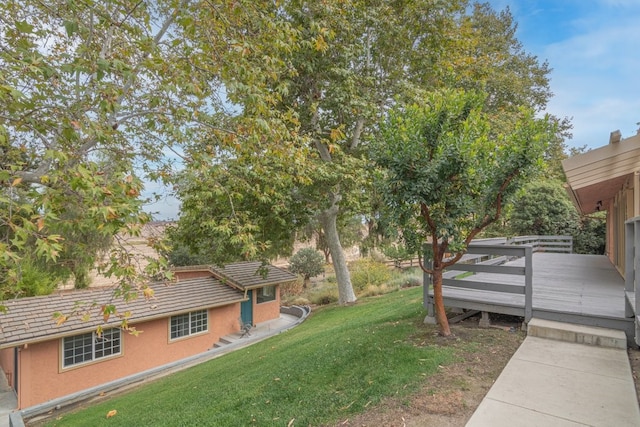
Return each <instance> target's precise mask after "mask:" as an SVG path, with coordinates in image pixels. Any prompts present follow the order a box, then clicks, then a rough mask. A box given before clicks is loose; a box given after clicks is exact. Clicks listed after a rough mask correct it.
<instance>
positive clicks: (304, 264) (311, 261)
mask: <svg viewBox="0 0 640 427" xmlns="http://www.w3.org/2000/svg"><path fill="white" fill-rule="evenodd" d="M289 271H291V272H292V273H295V274H301V275H302V276H303V277H304V279H305V282H306V281H308V280H309V278H311V277H315V276H318V275H320V274H322V273H323V272H324V256H323V255H322V254H321V253H320V252H318V251H316V250H315V249H313V248H303V249H300V250H299V251H298V252H296V253H295V254H294V255H293V256H292V257H291V258H290V259H289Z"/></svg>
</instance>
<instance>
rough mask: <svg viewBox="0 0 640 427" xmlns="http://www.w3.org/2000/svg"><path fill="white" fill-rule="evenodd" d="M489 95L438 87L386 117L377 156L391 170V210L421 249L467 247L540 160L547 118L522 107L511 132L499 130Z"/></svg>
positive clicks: (387, 193)
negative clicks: (486, 107)
mask: <svg viewBox="0 0 640 427" xmlns="http://www.w3.org/2000/svg"><path fill="white" fill-rule="evenodd" d="M484 102H485V95H483V94H481V93H478V92H463V91H449V90H445V91H438V92H435V93H433V94H431V95H429V96H428V97H427V98H426V99H425V101H424V103H423V104H422V105H411V106H408V107H404V108H402V107H401V108H396V109H394V110H392V111H391V112H390V114H389V117H388V119H387V120H386V121H384V122H383V123H382V124H381V133H380V137H379V138H378V139H377V140H376V142H375V143H374V144H373V146H372V158H373V159H374V160H375V162H376V164H377V165H379V166H381V167H382V168H383V169H384V170H385V172H386V176H385V178H384V186H383V189H384V190H383V191H384V195H383V197H384V200H385V203H386V206H387V209H388V214H389V215H390V217H391V218H392V219H393V220H394V221H395V224H396V225H398V226H399V227H400V229H401V233H402V237H403V239H404V240H405V241H406V243H407V246H408V248H409V249H410V250H411V251H412V252H414V253H415V252H419V251H420V248H421V245H422V244H424V243H425V242H427V239H429V240H431V241H432V242H434V245H436V244H440V245H441V247H440V248H441V249H442V251H441V252H440V251H438V252H440V255H443V254H444V252H445V250H446V251H447V252H452V253H461V252H463V251H464V250H465V249H466V245H467V244H468V243H469V242H470V241H471V239H472V238H473V237H474V236H475V235H476V234H477V233H478V232H479V231H481V230H482V229H483V228H485V227H486V226H487V225H489V224H491V223H492V222H494V221H495V220H496V219H497V218H499V216H500V213H501V209H502V207H503V204H504V202H505V199H506V198H507V197H509V196H510V195H512V194H514V192H515V191H516V190H517V189H518V188H519V187H520V186H521V185H522V184H523V183H524V182H525V181H526V180H527V179H529V178H530V177H531V175H532V174H533V173H534V172H535V171H536V169H538V168H539V167H540V166H541V156H542V153H543V152H544V150H545V147H546V143H547V141H548V139H549V137H550V134H551V133H552V131H553V129H552V126H550V125H549V123H548V121H547V120H546V119H535V118H534V115H533V112H532V111H531V110H527V109H521V110H520V111H519V112H518V116H517V120H514V125H513V127H512V128H511V129H509V130H508V132H504V131H505V129H504V127H502V126H501V127H500V128H499V129H498V130H496V129H494V128H493V127H492V121H491V119H490V116H489V115H488V114H486V113H484V112H483V111H482V108H483V105H484Z"/></svg>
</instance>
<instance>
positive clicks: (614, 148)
mask: <svg viewBox="0 0 640 427" xmlns="http://www.w3.org/2000/svg"><path fill="white" fill-rule="evenodd" d="M614 133H615V132H613V133H612V135H613V134H614ZM562 167H563V169H564V172H565V175H566V177H567V186H566V190H567V193H568V194H569V197H570V198H571V200H572V202H573V204H574V205H575V206H576V207H577V208H578V211H579V212H580V213H581V214H583V215H587V214H590V213H593V212H597V211H598V210H605V209H607V207H608V206H609V205H610V202H611V201H612V200H613V198H614V197H615V196H616V194H618V192H619V191H620V190H622V189H623V188H624V186H625V185H626V184H627V183H629V182H633V181H632V180H631V178H632V177H633V174H634V173H636V172H638V171H640V135H635V136H633V137H630V138H626V139H618V138H611V140H610V143H609V144H608V145H606V146H604V147H600V148H597V149H594V150H591V151H587V152H586V153H583V154H579V155H576V156H573V157H570V158H568V159H566V160H564V161H563V162H562Z"/></svg>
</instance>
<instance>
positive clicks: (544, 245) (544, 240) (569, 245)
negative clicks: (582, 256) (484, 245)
mask: <svg viewBox="0 0 640 427" xmlns="http://www.w3.org/2000/svg"><path fill="white" fill-rule="evenodd" d="M508 243H511V244H514V245H531V246H532V247H533V251H534V252H558V253H565V254H570V253H573V237H571V236H517V237H512V238H511V239H508Z"/></svg>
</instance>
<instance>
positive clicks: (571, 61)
mask: <svg viewBox="0 0 640 427" xmlns="http://www.w3.org/2000/svg"><path fill="white" fill-rule="evenodd" d="M489 3H490V4H491V5H492V6H493V8H494V9H495V10H502V9H504V8H505V7H507V6H508V7H509V9H510V11H511V13H512V15H513V16H514V19H515V21H516V22H517V23H518V30H517V32H516V37H517V38H518V39H519V40H520V42H521V43H522V45H523V47H524V50H525V51H526V52H528V53H530V54H533V55H535V56H537V57H538V58H539V59H540V60H547V61H548V62H549V66H550V68H552V72H551V90H552V92H553V93H554V96H553V98H552V99H551V101H550V102H549V105H548V108H547V111H548V112H549V113H552V114H554V115H556V116H559V117H569V118H572V123H573V132H572V133H573V138H572V139H571V140H570V141H567V143H568V145H569V146H576V147H580V146H584V145H586V146H587V147H588V148H597V147H599V146H602V145H605V144H607V143H608V142H609V134H610V133H611V132H612V131H614V130H616V129H619V130H620V131H621V132H622V137H623V138H626V137H629V136H633V135H635V134H636V131H637V129H638V127H639V126H638V125H637V123H638V122H640V0H490V1H489Z"/></svg>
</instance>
